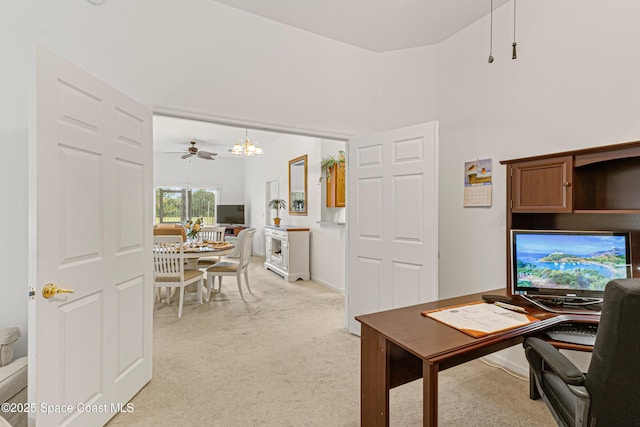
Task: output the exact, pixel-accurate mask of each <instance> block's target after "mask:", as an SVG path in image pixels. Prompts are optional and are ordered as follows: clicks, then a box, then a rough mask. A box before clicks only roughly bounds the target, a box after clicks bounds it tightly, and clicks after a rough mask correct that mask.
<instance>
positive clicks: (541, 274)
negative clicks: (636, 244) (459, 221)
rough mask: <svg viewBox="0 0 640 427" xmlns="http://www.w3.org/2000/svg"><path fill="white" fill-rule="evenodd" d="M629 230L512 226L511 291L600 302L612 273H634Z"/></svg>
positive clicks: (614, 275)
mask: <svg viewBox="0 0 640 427" xmlns="http://www.w3.org/2000/svg"><path fill="white" fill-rule="evenodd" d="M630 240H631V237H630V233H628V232H614V231H569V230H562V231H557V230H512V232H511V251H512V252H511V260H512V265H511V271H512V274H513V276H512V280H511V283H512V294H514V295H523V296H533V297H546V298H555V299H559V300H560V301H561V302H563V303H575V304H581V303H585V302H587V303H588V302H590V301H596V302H599V301H601V300H602V296H603V295H604V287H605V285H606V284H607V283H608V282H609V281H610V280H612V279H619V278H628V277H631V271H632V270H631V242H630Z"/></svg>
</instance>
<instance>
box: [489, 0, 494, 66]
mask: <svg viewBox="0 0 640 427" xmlns="http://www.w3.org/2000/svg"><path fill="white" fill-rule="evenodd" d="M492 62H493V0H491V18H490V29H489V64H491V63H492Z"/></svg>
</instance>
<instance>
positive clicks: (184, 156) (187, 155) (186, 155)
mask: <svg viewBox="0 0 640 427" xmlns="http://www.w3.org/2000/svg"><path fill="white" fill-rule="evenodd" d="M191 156H193V154H184V155H182V156H180V158H181V159H188V158H189V157H191Z"/></svg>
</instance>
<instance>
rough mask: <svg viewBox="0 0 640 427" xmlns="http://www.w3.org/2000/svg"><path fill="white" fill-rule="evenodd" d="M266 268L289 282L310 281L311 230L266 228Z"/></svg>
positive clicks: (285, 227) (284, 227)
mask: <svg viewBox="0 0 640 427" xmlns="http://www.w3.org/2000/svg"><path fill="white" fill-rule="evenodd" d="M264 233H265V241H266V246H267V247H266V251H265V253H266V258H265V261H264V268H266V269H269V270H271V271H274V272H276V273H278V274H279V275H281V276H282V277H283V278H284V280H286V281H287V282H294V281H296V280H298V279H302V280H309V277H310V275H309V229H308V228H300V227H289V226H280V227H274V226H269V225H267V226H265V228H264Z"/></svg>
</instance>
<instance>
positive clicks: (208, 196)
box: [155, 188, 218, 225]
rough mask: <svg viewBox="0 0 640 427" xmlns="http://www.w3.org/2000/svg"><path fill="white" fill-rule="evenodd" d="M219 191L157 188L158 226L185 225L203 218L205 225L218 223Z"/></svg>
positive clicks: (156, 221) (156, 219) (156, 220)
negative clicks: (169, 224)
mask: <svg viewBox="0 0 640 427" xmlns="http://www.w3.org/2000/svg"><path fill="white" fill-rule="evenodd" d="M217 193H218V191H217V190H207V189H195V188H156V218H155V223H156V224H163V223H174V224H175V223H179V224H184V223H185V222H187V220H188V219H191V218H203V220H204V224H205V225H213V224H215V223H216V218H215V212H216V200H217V197H218V194H217Z"/></svg>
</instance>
